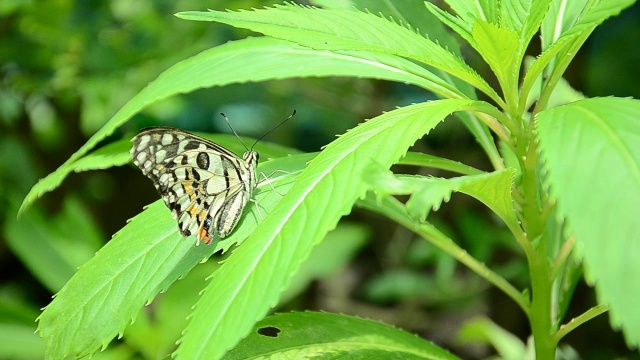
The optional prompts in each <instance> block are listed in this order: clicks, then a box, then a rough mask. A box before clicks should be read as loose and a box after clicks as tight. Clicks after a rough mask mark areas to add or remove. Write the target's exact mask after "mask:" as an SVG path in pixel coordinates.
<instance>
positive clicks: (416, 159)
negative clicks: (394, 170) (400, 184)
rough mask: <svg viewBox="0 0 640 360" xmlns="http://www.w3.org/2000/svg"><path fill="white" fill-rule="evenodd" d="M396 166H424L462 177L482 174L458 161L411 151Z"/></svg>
mask: <svg viewBox="0 0 640 360" xmlns="http://www.w3.org/2000/svg"><path fill="white" fill-rule="evenodd" d="M398 164H400V165H414V166H424V167H428V168H432V169H441V170H447V171H452V172H456V173H459V174H463V175H478V174H482V173H484V172H483V171H481V170H478V169H476V168H474V167H472V166H469V165H466V164H463V163H461V162H459V161H454V160H449V159H445V158H441V157H439V156H435V155H429V154H424V153H417V152H413V151H409V152H408V153H407V154H406V155H405V156H403V157H402V159H400V160H399V161H398Z"/></svg>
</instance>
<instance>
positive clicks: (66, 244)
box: [0, 0, 640, 359]
mask: <svg viewBox="0 0 640 360" xmlns="http://www.w3.org/2000/svg"><path fill="white" fill-rule="evenodd" d="M271 4H273V3H272V2H263V1H249V0H243V1H234V2H233V7H234V8H243V9H249V8H251V7H260V6H263V5H271ZM229 6H230V5H229V2H227V1H217V0H210V1H185V0H179V1H169V0H162V1H151V0H137V1H128V0H115V1H110V2H103V1H70V0H53V1H29V0H3V1H2V2H0V154H1V157H0V158H1V159H2V160H1V161H0V214H1V216H0V230H1V231H0V236H1V238H0V338H3V337H5V340H7V339H9V337H8V336H10V337H11V338H12V339H15V341H14V342H13V344H14V346H16V348H17V349H18V350H16V351H14V352H4V354H5V355H1V354H3V353H0V357H2V356H9V357H13V358H34V359H37V358H40V357H41V356H42V355H41V354H42V344H41V343H40V341H39V338H37V337H36V336H35V335H33V334H32V333H33V330H35V323H34V320H35V318H36V317H37V315H38V313H39V309H40V308H42V307H43V306H45V305H46V304H47V303H48V302H49V301H50V298H51V295H52V294H54V293H55V292H56V291H57V290H59V288H60V287H61V286H62V285H63V284H64V283H65V281H66V280H67V279H68V277H69V276H71V275H72V274H73V272H74V271H75V268H76V267H77V266H79V265H81V264H82V263H84V262H85V261H86V260H87V259H88V258H90V257H91V256H92V255H93V253H94V252H95V251H97V250H98V249H99V248H100V246H102V244H104V243H105V242H107V241H108V240H109V238H110V237H111V235H112V234H114V233H115V232H116V231H118V230H119V229H120V228H121V227H122V226H124V225H125V223H126V221H127V219H129V218H131V217H133V216H135V215H136V214H138V213H139V212H140V211H141V210H142V207H143V206H144V205H146V204H149V203H151V202H152V201H154V200H156V199H157V194H156V192H155V190H154V188H153V186H151V183H150V182H149V181H148V179H146V178H145V177H143V176H141V173H140V171H139V170H138V169H136V168H134V167H133V166H124V167H121V168H112V169H109V170H106V171H92V172H87V173H81V174H72V175H71V176H70V177H69V178H68V179H66V180H65V182H64V183H63V184H62V186H61V187H60V188H59V189H57V190H55V191H54V192H52V193H49V194H47V195H45V196H44V197H43V198H42V199H41V200H39V201H38V202H37V203H36V204H35V206H33V207H32V208H31V209H30V210H29V211H28V212H27V213H26V214H25V215H24V216H23V217H21V218H20V219H19V220H17V219H16V214H17V209H18V207H19V205H20V203H21V201H22V199H23V198H24V196H25V195H26V193H27V192H28V191H29V189H30V188H31V187H32V186H33V185H34V184H35V183H36V181H37V180H38V179H39V178H42V177H44V176H45V175H47V174H49V173H51V172H52V171H54V170H55V169H56V168H57V167H58V166H59V165H60V164H62V163H63V162H64V161H65V160H66V159H67V158H68V157H69V156H70V155H71V154H72V153H74V152H75V151H76V150H77V149H78V148H79V147H80V146H81V145H82V144H84V142H85V141H86V140H87V139H88V137H90V136H91V135H92V134H93V133H94V132H95V131H96V130H97V129H99V128H100V127H101V126H102V125H103V124H104V123H105V122H106V121H107V120H108V119H109V118H110V117H111V116H112V115H113V114H114V113H115V112H116V111H117V110H118V109H119V108H120V107H121V106H122V105H123V104H124V103H125V102H126V101H127V100H129V99H130V98H131V97H132V96H133V95H134V94H136V93H137V92H138V91H140V90H141V89H142V88H143V87H144V86H145V84H147V83H148V82H149V81H151V80H153V79H154V78H155V77H156V76H157V75H158V74H159V73H160V72H162V71H163V70H164V69H166V68H168V67H169V66H171V65H172V64H175V63H176V62H178V61H180V60H182V59H185V58H187V57H189V56H192V55H194V54H197V53H198V52H200V51H202V50H204V49H207V48H210V47H212V46H216V45H219V44H223V43H225V42H227V41H230V40H234V39H240V38H244V37H246V36H258V35H256V34H252V33H250V32H248V31H244V30H237V29H234V28H231V27H228V26H224V25H218V24H210V23H202V22H189V21H184V20H180V19H177V18H176V17H174V16H173V15H172V14H174V13H176V12H178V11H185V10H204V9H206V8H212V9H224V8H226V7H229ZM425 11H426V10H425ZM639 24H640V7H639V6H638V5H637V4H636V5H634V7H633V8H631V9H628V10H627V11H625V12H624V13H623V14H621V15H620V16H618V17H616V18H614V19H611V20H609V21H607V22H606V23H605V24H604V25H603V26H601V27H600V28H598V29H597V30H596V32H595V33H594V34H593V36H592V37H591V39H590V40H589V42H588V43H586V44H585V46H584V48H583V49H582V50H581V52H580V53H579V55H578V57H577V58H576V61H575V62H574V63H573V64H572V66H571V67H570V69H569V72H568V73H567V79H568V80H569V82H570V83H571V84H572V85H573V86H574V87H575V88H576V89H578V90H580V91H582V92H584V94H585V95H586V96H607V95H616V96H631V97H634V98H640V85H639V84H638V71H637V65H638V64H640V50H638V49H639V47H638V46H637V44H638V43H640V26H638V25H639ZM535 47H537V45H536V46H533V48H535ZM466 52H467V53H469V51H468V49H466ZM532 54H536V50H535V49H532ZM468 55H469V56H474V55H475V54H473V53H470V54H468ZM469 62H470V63H471V64H474V66H476V64H479V63H480V61H479V60H478V59H472V60H470V61H469ZM479 70H480V71H482V70H486V69H482V68H479ZM432 98H433V95H432V94H429V93H427V92H425V91H424V90H421V89H417V88H412V87H408V86H404V85H402V84H394V83H388V82H383V81H372V80H361V79H351V78H329V79H300V80H281V81H270V82H266V83H260V84H241V85H232V86H227V87H224V88H213V89H203V90H199V91H197V92H194V93H191V94H186V95H182V96H178V97H174V98H171V99H168V100H166V101H162V102H160V103H158V104H156V105H154V106H152V107H150V108H148V109H146V110H145V111H144V112H143V113H141V114H139V115H137V116H136V117H135V118H134V119H132V121H130V122H128V123H127V124H126V125H124V126H123V127H122V128H120V129H119V130H118V131H117V132H116V133H115V134H114V135H112V136H111V138H110V139H109V141H113V140H117V139H121V138H124V137H130V136H132V135H133V134H135V133H136V132H137V131H138V130H139V129H140V128H142V127H145V126H151V125H167V126H174V127H179V128H182V129H185V130H190V131H208V132H228V129H227V128H226V125H225V124H224V122H223V121H221V120H222V119H221V118H220V116H219V115H218V113H219V112H221V111H223V112H225V113H226V114H227V115H228V116H229V118H230V119H231V121H232V123H233V125H234V127H235V129H236V131H237V132H238V133H240V134H242V135H246V136H252V137H259V136H260V135H262V134H263V133H265V132H266V131H267V130H268V129H270V128H271V127H272V126H273V124H275V123H277V122H279V121H280V120H282V119H284V118H285V117H287V116H288V115H289V114H290V113H291V112H292V111H293V110H294V109H296V110H297V112H298V114H297V115H296V117H295V118H294V120H293V121H290V122H288V123H287V124H286V125H285V126H283V127H281V128H279V129H278V130H277V131H275V132H273V133H271V134H269V136H268V137H267V139H266V141H273V142H276V143H279V144H282V145H287V146H291V147H295V148H298V149H300V150H304V151H318V150H319V149H320V147H321V146H323V145H326V144H327V143H329V142H330V141H332V139H334V137H335V135H337V134H341V133H343V132H344V131H345V130H347V129H349V128H351V127H353V126H355V125H356V124H357V123H359V122H361V121H362V120H363V119H367V118H371V117H375V116H377V115H378V114H380V113H381V112H382V111H385V110H390V109H393V108H394V107H396V106H402V105H407V104H410V103H413V102H420V101H425V100H428V99H432ZM107 142H108V141H107ZM107 142H105V143H107ZM416 150H417V151H425V152H428V153H431V154H435V155H439V156H443V157H448V158H451V159H455V160H459V161H462V162H464V163H467V164H469V165H473V166H476V167H479V168H481V169H486V170H488V169H490V165H489V163H488V161H487V160H486V159H485V157H484V156H483V154H482V152H481V150H480V148H479V147H478V146H477V145H476V144H475V142H474V140H473V138H472V137H471V136H470V135H469V134H468V133H467V132H466V130H465V129H464V127H463V126H462V125H461V124H460V123H459V122H457V121H449V122H445V123H444V124H442V125H441V126H439V127H438V128H437V129H436V130H435V131H434V132H433V133H432V134H431V135H430V136H429V137H428V138H427V139H424V140H423V141H421V142H420V143H418V144H417V145H416ZM398 170H400V171H412V169H398ZM432 174H434V175H438V176H449V175H451V174H447V173H438V172H436V173H432ZM349 221H351V222H352V223H355V224H357V226H359V227H360V228H362V229H365V230H367V231H365V233H367V234H375V235H369V236H366V237H365V238H364V240H363V243H362V246H361V248H360V250H359V251H358V252H357V254H355V257H354V258H353V259H350V260H349V259H346V260H345V261H349V263H348V264H346V265H345V266H344V267H343V268H341V269H339V270H338V273H337V274H335V273H334V274H333V276H327V277H326V278H325V279H323V280H320V281H316V282H314V283H313V284H312V286H311V287H309V288H308V289H307V290H306V291H304V292H300V293H298V294H295V296H293V297H292V300H290V302H289V303H287V304H285V305H283V307H282V308H281V309H322V310H328V311H335V312H341V313H347V314H358V315H361V316H366V317H369V318H374V319H380V320H383V321H385V322H388V323H393V324H396V325H398V326H400V327H403V328H405V329H408V330H411V331H414V332H417V333H419V334H421V335H423V336H425V337H426V338H428V339H431V340H433V341H435V342H437V343H438V344H440V345H442V346H445V347H447V348H450V349H452V350H453V351H455V352H456V353H457V354H459V355H461V356H463V357H465V358H481V357H483V356H485V355H487V354H489V353H490V349H488V348H487V347H486V346H483V345H475V346H474V345H468V344H462V343H460V342H459V341H456V336H455V334H456V332H457V331H458V330H459V328H460V326H461V325H462V324H463V323H464V321H466V320H468V319H469V318H470V317H473V316H480V315H486V316H489V317H490V318H491V319H493V320H494V321H495V322H496V323H498V324H499V325H501V326H503V327H505V328H507V329H508V330H509V331H511V332H514V333H515V334H516V335H518V336H520V337H524V336H526V334H528V332H529V330H528V325H527V323H526V321H525V319H524V317H523V314H521V313H520V311H519V310H518V309H517V307H516V306H515V305H514V304H512V303H510V302H509V300H508V299H506V297H504V296H503V295H502V294H500V293H499V292H498V291H496V290H495V289H490V288H489V289H488V288H487V284H486V283H484V282H482V281H480V280H479V278H477V277H476V276H475V275H473V274H472V273H470V272H468V271H467V269H465V268H463V267H461V266H460V265H458V264H457V263H455V262H454V261H453V260H452V259H451V258H449V257H447V256H443V255H442V254H440V253H439V251H437V249H434V248H433V247H431V246H429V245H428V244H426V243H424V242H423V241H421V240H419V239H416V238H415V237H414V236H413V234H412V233H411V232H409V231H408V230H405V229H403V228H399V227H397V226H396V225H394V224H393V223H390V222H386V221H384V220H383V219H381V218H379V217H377V216H373V215H371V214H368V213H366V212H363V211H355V212H354V213H353V214H352V215H350V217H349ZM432 221H433V222H434V223H436V224H437V225H438V226H440V227H441V228H442V229H444V230H446V232H447V233H448V234H449V235H450V236H452V237H453V238H454V239H455V240H456V241H458V242H460V243H462V244H464V246H465V247H466V248H467V249H468V250H469V252H470V253H471V254H472V255H474V256H475V257H477V258H479V259H481V260H482V261H484V262H487V263H489V264H492V267H493V268H495V269H497V270H498V271H499V272H500V273H501V274H503V275H504V276H505V277H507V278H509V279H510V280H511V281H512V282H514V283H515V284H516V285H517V286H518V287H520V288H524V287H525V286H526V283H527V276H526V266H525V264H523V263H522V259H521V257H520V255H519V251H518V249H517V248H516V247H515V245H514V244H513V242H512V241H511V239H510V237H509V235H508V234H507V232H506V230H505V229H503V228H502V227H501V226H500V225H499V224H498V223H497V222H496V221H495V219H493V218H491V217H490V216H488V214H487V213H486V212H485V211H484V209H483V208H482V207H481V206H479V205H478V204H476V203H474V202H473V201H471V200H470V199H468V198H465V197H463V196H454V198H453V201H452V202H451V203H449V204H446V205H445V206H443V209H442V211H440V212H438V213H437V214H435V215H434V219H433V220H432ZM34 244H37V245H34ZM53 254H55V256H52V255H53ZM61 258H62V259H64V260H65V261H60V260H59V259H61ZM212 266H214V265H212ZM50 269H56V270H55V271H50ZM205 273H206V271H205ZM202 277H204V275H202ZM198 281H201V278H198ZM199 288H200V287H198V286H197V285H196V286H195V289H199ZM193 296H197V295H195V294H194V295H193ZM593 297H594V295H593V292H592V291H591V290H590V289H589V288H588V287H586V286H584V285H580V286H579V287H578V289H577V291H576V298H575V299H574V304H573V306H574V308H575V311H570V312H569V316H571V315H573V314H574V313H575V314H578V313H579V312H580V311H583V310H585V309H586V308H588V307H589V306H590V305H592V304H593V303H594V299H593ZM189 299H192V298H189ZM183 300H184V299H183ZM184 301H187V300H184ZM187 305H188V306H185V307H186V308H187V310H184V311H187V312H188V308H189V307H190V304H187ZM185 315H186V314H185ZM181 316H182V315H181ZM144 319H145V318H144V317H142V320H140V323H143V324H142V325H139V327H144V321H146V320H144ZM136 326H138V325H136ZM141 333H144V332H138V333H136V330H132V331H131V333H130V334H131V336H130V339H128V340H125V341H122V342H121V343H120V347H119V348H118V349H119V350H118V351H122V352H113V354H112V356H113V358H135V357H141V358H154V357H157V356H156V355H154V353H153V352H149V351H145V350H144V349H143V347H144V345H140V344H139V343H140V341H138V342H136V341H135V338H136V334H138V335H139V334H141ZM127 334H129V333H127ZM132 339H133V340H132ZM167 341H168V342H170V341H169V340H167ZM173 341H175V339H173ZM566 341H567V342H569V343H570V344H571V345H572V346H573V347H575V348H576V349H577V350H578V351H579V352H580V353H581V354H582V356H583V358H586V359H598V358H610V356H611V355H615V354H620V355H625V356H627V357H629V356H633V355H629V354H630V353H631V352H629V351H628V350H626V347H625V346H624V343H623V341H622V339H621V336H620V334H618V333H616V332H615V331H613V330H610V329H609V326H608V321H607V319H606V316H602V317H600V318H597V319H595V320H594V321H593V322H592V323H590V324H589V325H587V326H584V327H581V328H580V329H579V330H577V331H576V332H574V333H572V334H571V335H570V336H569V337H567V338H566ZM7 343H8V342H4V344H5V345H6V344H7ZM136 346H140V347H136ZM20 349H22V350H25V349H28V350H29V351H27V352H21V351H20ZM7 354H8V355H7Z"/></svg>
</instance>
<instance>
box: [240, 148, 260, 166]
mask: <svg viewBox="0 0 640 360" xmlns="http://www.w3.org/2000/svg"><path fill="white" fill-rule="evenodd" d="M259 158H260V154H258V152H257V151H254V150H249V151H245V153H244V155H242V159H243V160H244V162H246V163H247V164H249V166H251V167H253V168H256V167H257V166H258V159H259Z"/></svg>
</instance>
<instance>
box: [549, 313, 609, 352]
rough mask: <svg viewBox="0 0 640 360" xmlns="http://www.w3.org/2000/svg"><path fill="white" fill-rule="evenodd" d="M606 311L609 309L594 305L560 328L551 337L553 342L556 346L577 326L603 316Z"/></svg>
mask: <svg viewBox="0 0 640 360" xmlns="http://www.w3.org/2000/svg"><path fill="white" fill-rule="evenodd" d="M607 311H609V308H608V307H607V306H606V305H596V306H594V307H592V308H591V309H589V310H587V311H586V312H584V313H583V314H581V315H580V316H577V317H575V318H573V319H571V321H569V322H568V323H566V324H564V325H562V326H560V329H559V330H558V331H557V332H556V334H555V335H554V336H553V342H554V343H555V344H557V343H558V342H560V340H562V338H563V337H564V336H565V335H567V334H568V333H570V332H572V331H573V330H575V329H576V328H577V327H578V326H580V325H582V324H584V323H586V322H587V321H589V320H591V319H593V318H594V317H596V316H598V315H602V314H604V313H605V312H607Z"/></svg>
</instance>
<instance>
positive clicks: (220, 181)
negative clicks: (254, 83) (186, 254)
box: [130, 114, 259, 244]
mask: <svg viewBox="0 0 640 360" xmlns="http://www.w3.org/2000/svg"><path fill="white" fill-rule="evenodd" d="M223 115H224V114H223ZM225 119H226V117H225ZM227 121H228V120H227ZM232 130H233V129H232ZM234 133H235V131H234ZM131 141H132V142H133V147H132V148H131V151H130V153H131V157H132V158H133V163H134V164H136V165H137V166H138V167H139V168H140V169H141V170H142V173H143V174H144V175H146V176H147V177H148V178H150V179H151V181H152V182H153V185H154V186H155V187H156V189H157V190H158V192H159V193H160V196H161V197H162V200H164V203H165V204H166V205H167V207H168V208H169V210H171V214H172V216H173V218H174V219H175V220H177V221H178V229H179V231H180V234H182V235H183V236H185V237H188V236H191V235H193V234H196V235H197V239H198V240H197V244H199V243H200V241H201V240H204V243H205V244H210V243H211V240H212V238H213V237H214V236H215V235H218V236H219V237H220V238H225V237H227V236H228V235H229V234H230V233H231V232H232V231H233V229H234V228H235V226H236V225H237V223H238V220H239V219H240V216H241V215H242V212H243V210H244V208H245V206H246V205H247V202H248V201H250V200H251V199H252V196H253V192H254V190H255V189H256V186H257V180H256V168H257V166H258V158H259V155H258V153H257V152H256V151H253V150H249V149H247V151H246V152H245V153H244V155H243V156H242V158H240V157H239V156H237V155H236V154H234V153H232V152H231V151H229V150H227V149H225V148H224V147H222V146H220V145H218V144H216V143H214V142H212V141H209V140H207V139H205V138H202V137H200V136H197V135H194V134H191V133H189V132H186V131H182V130H179V129H175V128H171V127H150V128H146V129H143V130H142V131H141V132H140V133H139V134H138V135H136V136H135V137H134V138H133V139H132V140H131Z"/></svg>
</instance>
